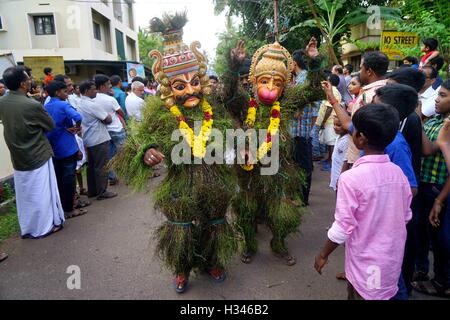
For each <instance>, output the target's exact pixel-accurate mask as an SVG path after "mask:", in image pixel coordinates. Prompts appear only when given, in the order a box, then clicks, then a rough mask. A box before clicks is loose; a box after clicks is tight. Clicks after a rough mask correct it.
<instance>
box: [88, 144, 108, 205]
mask: <svg viewBox="0 0 450 320" xmlns="http://www.w3.org/2000/svg"><path fill="white" fill-rule="evenodd" d="M108 151H109V141H106V142H103V143H100V144H98V145H96V146H93V147H88V148H87V154H88V168H87V183H88V196H89V197H96V196H99V195H101V194H102V193H104V192H105V191H106V188H107V187H108V172H107V170H106V164H107V163H108Z"/></svg>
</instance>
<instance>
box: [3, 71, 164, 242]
mask: <svg viewBox="0 0 450 320" xmlns="http://www.w3.org/2000/svg"><path fill="white" fill-rule="evenodd" d="M43 72H44V74H45V79H44V81H43V83H42V84H38V82H37V81H35V80H34V78H33V76H32V73H31V69H29V68H27V67H21V66H17V67H11V68H8V69H7V70H5V72H4V74H3V77H2V78H3V79H2V80H1V81H0V118H1V120H2V123H3V125H4V132H5V141H6V143H7V145H8V147H9V149H10V153H11V159H12V164H13V167H14V184H15V191H16V199H17V207H18V216H19V224H20V227H21V234H22V237H23V238H40V237H43V236H46V235H49V234H51V233H53V232H56V231H58V230H60V229H61V228H62V226H63V222H64V220H65V219H68V218H73V217H77V216H80V215H83V214H85V213H87V209H86V207H87V206H88V205H90V201H89V200H83V197H81V196H87V197H88V198H96V199H97V200H104V199H109V198H113V197H115V196H117V194H116V193H115V192H112V191H109V190H108V185H114V184H117V183H118V178H117V176H116V174H115V172H114V171H113V170H111V169H109V170H108V166H107V165H108V162H109V161H110V160H111V159H112V158H113V157H114V156H115V154H116V153H117V152H118V151H119V150H120V149H121V147H122V146H123V144H124V142H125V140H126V137H127V123H129V121H139V120H140V119H141V109H142V108H143V106H144V103H145V100H144V99H145V97H146V96H147V95H154V94H155V93H156V85H155V83H154V82H151V81H149V80H147V79H143V78H141V77H135V78H133V80H132V82H131V83H130V84H129V85H128V87H127V88H123V86H122V79H121V78H120V77H119V76H117V75H113V76H111V77H108V76H106V75H104V74H97V75H95V76H94V77H93V78H92V79H91V80H86V81H82V82H80V83H79V84H74V83H73V82H72V79H71V78H70V77H68V76H66V75H62V74H59V75H53V73H52V69H51V68H45V69H44V70H43ZM133 119H134V120H133ZM84 167H87V169H86V176H87V179H86V180H87V188H85V184H84V179H83V172H85V170H84ZM77 184H78V186H77ZM84 199H86V198H84Z"/></svg>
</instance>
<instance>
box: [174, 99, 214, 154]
mask: <svg viewBox="0 0 450 320" xmlns="http://www.w3.org/2000/svg"><path fill="white" fill-rule="evenodd" d="M202 111H203V114H204V116H203V121H202V128H201V130H200V133H199V134H198V135H195V134H194V130H192V129H191V127H189V125H188V124H187V122H186V119H185V118H184V116H183V114H182V113H181V111H180V109H179V108H178V107H177V106H176V105H173V106H172V107H170V112H171V113H172V114H173V115H174V116H175V117H176V118H177V120H178V128H179V129H180V131H181V134H182V135H183V137H184V138H185V140H186V141H187V143H188V145H189V147H191V149H192V153H193V155H194V157H196V158H201V159H203V157H204V156H205V154H206V142H207V141H208V140H209V136H210V135H211V131H212V125H213V118H212V116H213V112H212V107H211V105H210V104H209V103H208V101H206V99H203V101H202Z"/></svg>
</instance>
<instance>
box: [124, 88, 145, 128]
mask: <svg viewBox="0 0 450 320" xmlns="http://www.w3.org/2000/svg"><path fill="white" fill-rule="evenodd" d="M143 96H144V84H143V83H142V82H140V81H135V82H133V83H132V84H131V93H130V94H129V95H128V96H127V98H126V99H125V108H126V109H127V113H128V117H130V118H135V119H136V120H137V121H141V120H142V113H141V110H142V107H143V106H144V103H145V101H144V99H142V97H143Z"/></svg>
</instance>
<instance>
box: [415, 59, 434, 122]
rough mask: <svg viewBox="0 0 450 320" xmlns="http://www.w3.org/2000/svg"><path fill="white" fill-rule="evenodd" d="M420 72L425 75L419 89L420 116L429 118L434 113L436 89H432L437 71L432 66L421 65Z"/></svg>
mask: <svg viewBox="0 0 450 320" xmlns="http://www.w3.org/2000/svg"><path fill="white" fill-rule="evenodd" d="M421 72H422V73H423V74H424V75H425V84H424V85H423V87H422V90H420V91H419V100H420V103H421V112H422V116H423V117H426V118H430V117H431V116H433V115H435V114H436V109H435V105H436V102H435V100H436V98H437V96H438V92H439V88H438V90H434V89H433V84H434V83H435V82H436V78H437V76H438V72H437V70H436V69H435V68H433V67H432V66H428V65H426V66H423V67H422V70H421Z"/></svg>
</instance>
